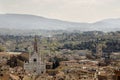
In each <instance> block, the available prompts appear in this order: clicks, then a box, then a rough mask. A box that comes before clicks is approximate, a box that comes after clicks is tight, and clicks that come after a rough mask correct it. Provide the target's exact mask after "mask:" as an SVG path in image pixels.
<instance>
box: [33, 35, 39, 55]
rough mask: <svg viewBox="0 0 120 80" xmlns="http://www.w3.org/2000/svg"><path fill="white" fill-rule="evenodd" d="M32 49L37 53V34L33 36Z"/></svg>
mask: <svg viewBox="0 0 120 80" xmlns="http://www.w3.org/2000/svg"><path fill="white" fill-rule="evenodd" d="M34 51H35V52H36V53H38V44H37V36H36V35H35V38H34Z"/></svg>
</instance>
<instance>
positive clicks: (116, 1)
mask: <svg viewBox="0 0 120 80" xmlns="http://www.w3.org/2000/svg"><path fill="white" fill-rule="evenodd" d="M6 13H11V14H31V15H38V16H43V17H47V18H53V19H60V20H65V21H73V22H96V21H99V20H102V19H108V18H120V0H0V14H6Z"/></svg>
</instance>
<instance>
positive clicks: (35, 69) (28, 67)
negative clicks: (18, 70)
mask: <svg viewBox="0 0 120 80" xmlns="http://www.w3.org/2000/svg"><path fill="white" fill-rule="evenodd" d="M24 69H25V71H26V72H28V73H30V74H33V75H40V74H43V73H45V72H46V64H45V63H44V61H42V59H41V56H40V54H39V53H38V45H37V38H36V37H35V42H34V51H33V52H32V53H29V61H28V62H25V63H24Z"/></svg>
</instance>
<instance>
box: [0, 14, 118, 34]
mask: <svg viewBox="0 0 120 80" xmlns="http://www.w3.org/2000/svg"><path fill="white" fill-rule="evenodd" d="M0 28H6V29H20V30H32V29H34V30H37V29H43V30H68V31H69V30H79V31H94V30H97V31H104V32H108V31H118V30H120V18H117V19H115V18H114V19H113V18H112V19H104V20H101V21H97V22H94V23H83V22H81V23H80V22H70V21H63V20H57V19H50V18H45V17H41V16H35V15H27V14H0Z"/></svg>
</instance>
